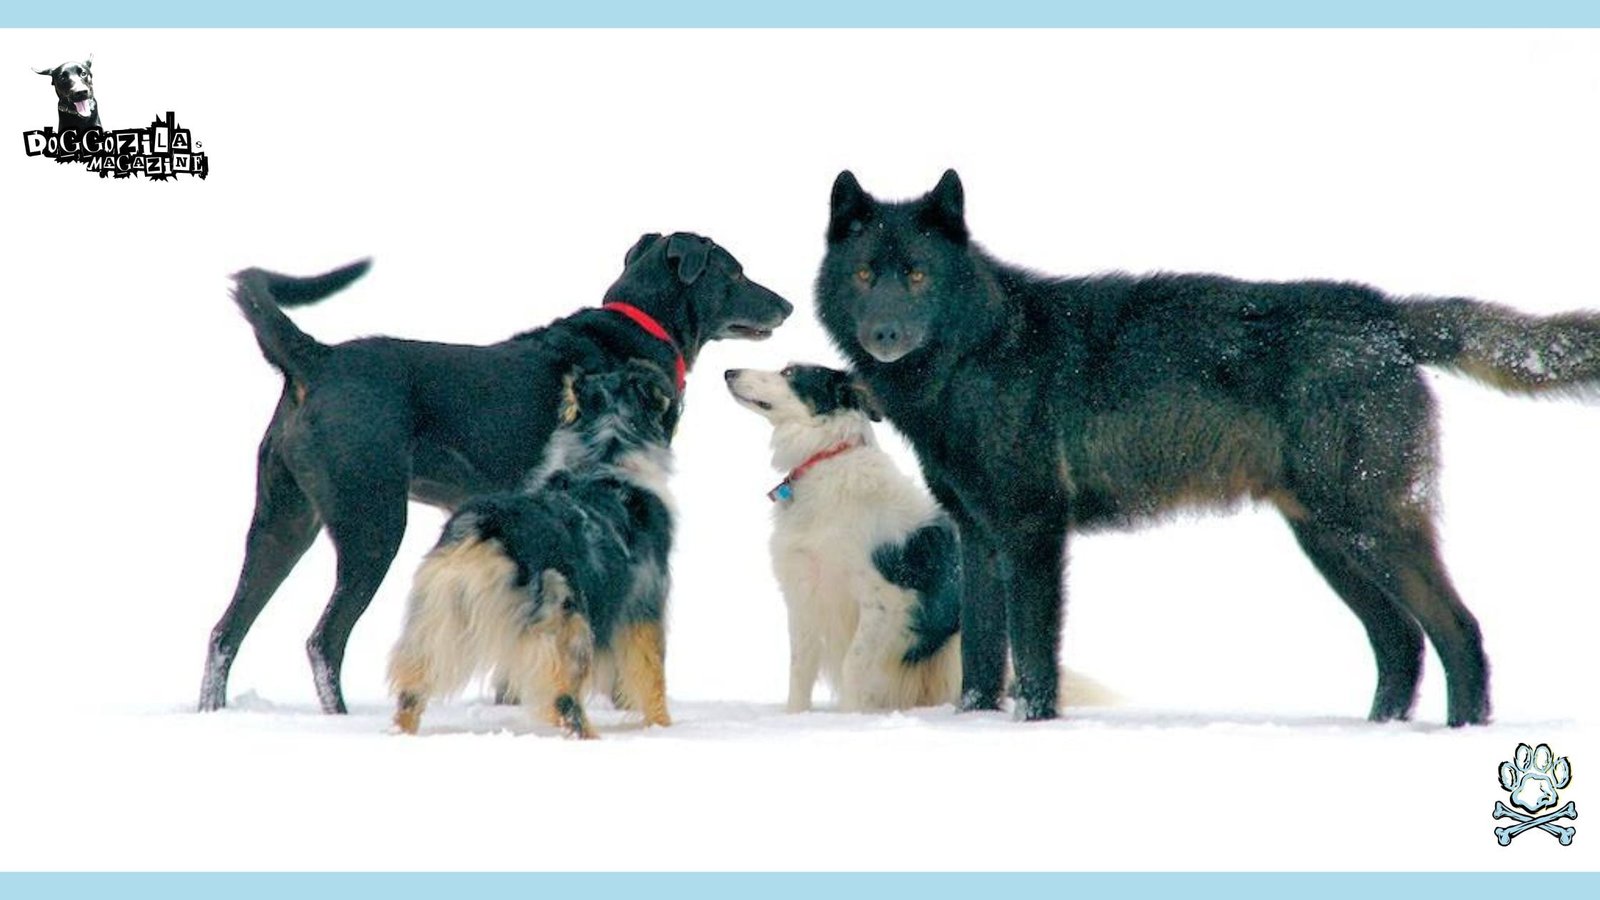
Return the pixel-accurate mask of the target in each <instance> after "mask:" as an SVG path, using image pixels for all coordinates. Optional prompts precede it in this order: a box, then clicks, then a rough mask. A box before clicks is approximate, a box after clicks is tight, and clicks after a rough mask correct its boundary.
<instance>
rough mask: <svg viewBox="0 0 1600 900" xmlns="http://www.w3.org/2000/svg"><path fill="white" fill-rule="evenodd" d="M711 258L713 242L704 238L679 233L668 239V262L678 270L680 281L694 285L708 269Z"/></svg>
mask: <svg viewBox="0 0 1600 900" xmlns="http://www.w3.org/2000/svg"><path fill="white" fill-rule="evenodd" d="M710 256H711V242H710V241H708V240H706V239H705V238H703V237H699V236H697V235H692V234H684V233H683V232H679V233H677V234H674V235H673V236H672V237H669V238H667V262H668V263H671V264H673V265H674V266H675V267H676V268H677V270H678V280H679V281H681V282H683V283H684V284H694V280H695V279H696V278H699V277H700V273H701V272H704V271H705V269H706V260H707V259H708V258H710Z"/></svg>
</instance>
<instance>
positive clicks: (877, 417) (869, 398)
mask: <svg viewBox="0 0 1600 900" xmlns="http://www.w3.org/2000/svg"><path fill="white" fill-rule="evenodd" d="M835 399H837V400H838V402H839V405H840V406H842V407H844V408H845V409H858V410H860V411H862V412H864V413H866V414H867V418H869V419H871V420H872V421H874V422H882V421H883V407H882V406H881V405H880V404H879V403H878V398H877V395H875V394H873V393H872V389H871V388H869V387H867V384H866V382H864V381H862V380H861V379H859V378H856V377H854V376H850V375H847V376H845V377H844V378H842V379H840V381H839V384H838V387H837V394H836V397H835Z"/></svg>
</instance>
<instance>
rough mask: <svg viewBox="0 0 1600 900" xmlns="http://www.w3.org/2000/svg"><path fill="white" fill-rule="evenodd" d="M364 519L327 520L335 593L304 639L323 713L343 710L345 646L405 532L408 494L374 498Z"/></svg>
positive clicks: (398, 547) (341, 711)
mask: <svg viewBox="0 0 1600 900" xmlns="http://www.w3.org/2000/svg"><path fill="white" fill-rule="evenodd" d="M370 499H371V503H370V507H369V508H368V509H367V510H365V513H366V515H365V518H359V519H357V520H355V521H341V522H336V521H334V520H332V519H331V518H330V520H329V522H328V535H329V536H330V537H332V538H333V545H334V548H335V549H336V550H337V551H338V555H339V567H338V572H339V574H338V578H337V580H336V581H335V583H334V588H333V597H332V598H331V599H329V601H328V606H327V608H326V609H324V610H323V612H322V618H321V619H320V620H318V622H317V627H316V629H315V630H314V631H312V632H311V637H310V639H308V640H307V641H306V654H307V656H309V657H310V660H311V672H312V676H313V677H314V678H315V679H316V685H317V699H318V700H319V701H320V702H321V704H322V711H323V712H326V713H343V712H345V705H344V692H343V690H342V689H341V687H340V682H339V674H340V670H341V669H342V668H343V666H344V650H345V645H346V644H347V643H349V641H350V632H351V630H352V629H354V628H355V625H356V621H357V620H358V619H360V618H361V614H362V613H364V612H366V611H367V604H369V603H371V602H372V595H373V594H375V593H377V591H378V586H379V585H380V584H382V583H383V576H384V574H385V573H387V572H388V571H389V564H390V563H391V562H393V561H394V555H395V552H396V551H398V550H399V549H400V540H401V538H403V537H404V536H405V531H406V494H405V489H404V487H401V488H400V489H399V493H398V495H391V496H389V497H387V498H379V497H376V496H374V497H372V498H370ZM385 501H387V502H385Z"/></svg>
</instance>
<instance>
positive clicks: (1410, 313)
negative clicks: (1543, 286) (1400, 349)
mask: <svg viewBox="0 0 1600 900" xmlns="http://www.w3.org/2000/svg"><path fill="white" fill-rule="evenodd" d="M1399 311H1400V321H1401V323H1402V325H1403V327H1404V328H1405V330H1406V333H1407V334H1408V336H1409V337H1410V340H1411V350H1412V353H1414V354H1415V355H1416V357H1417V361H1418V362H1421V363H1423V364H1426V365H1437V366H1444V367H1446V368H1450V369H1454V370H1456V371H1458V372H1460V373H1462V374H1463V375H1467V376H1469V377H1471V378H1475V379H1477V380H1478V381H1481V382H1484V383H1485V384H1488V385H1490V386H1492V387H1496V388H1499V389H1500V390H1503V391H1507V392H1510V393H1516V394H1561V393H1573V394H1581V393H1586V392H1595V393H1600V313H1595V312H1572V313H1562V314H1560V315H1554V316H1533V315H1528V314H1526V313H1521V312H1517V311H1516V310H1514V309H1510V308H1508V307H1505V306H1499V305H1497V304H1493V303H1484V302H1482V301H1478V300H1466V299H1439V300H1435V299H1424V300H1406V301H1401V302H1400V304H1399Z"/></svg>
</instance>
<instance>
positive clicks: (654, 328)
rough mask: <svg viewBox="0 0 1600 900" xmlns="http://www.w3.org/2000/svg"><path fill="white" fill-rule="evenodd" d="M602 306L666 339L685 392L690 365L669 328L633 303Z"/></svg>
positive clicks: (615, 303)
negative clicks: (668, 330) (684, 386)
mask: <svg viewBox="0 0 1600 900" xmlns="http://www.w3.org/2000/svg"><path fill="white" fill-rule="evenodd" d="M600 308H601V309H609V310H612V311H613V312H619V313H622V314H623V315H625V316H627V317H628V318H630V319H632V320H633V323H634V324H635V325H638V326H639V327H640V328H643V329H644V330H645V332H646V333H647V334H649V335H650V336H651V337H653V338H656V339H657V340H661V341H665V342H666V344H667V346H668V347H671V348H672V354H673V356H674V357H675V358H674V360H673V361H674V363H675V365H674V367H673V374H674V375H675V376H676V378H677V384H678V393H680V394H681V393H683V384H684V378H685V377H686V376H687V375H688V374H689V365H688V363H686V362H684V361H683V351H682V350H679V349H678V342H677V341H675V340H673V339H672V335H670V334H668V333H667V329H665V328H663V327H661V323H660V322H657V321H656V320H655V317H654V316H652V315H650V314H649V313H647V312H645V311H644V310H642V309H640V308H639V307H637V306H634V305H633V304H632V303H622V302H618V301H612V302H610V303H602V304H601V305H600Z"/></svg>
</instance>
